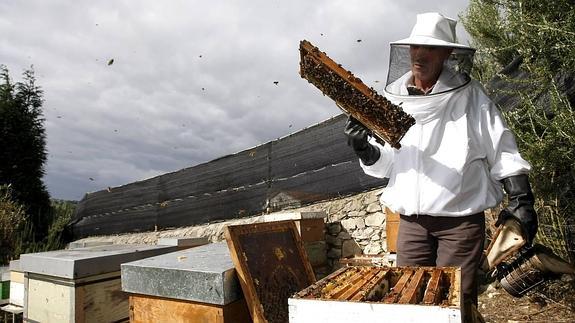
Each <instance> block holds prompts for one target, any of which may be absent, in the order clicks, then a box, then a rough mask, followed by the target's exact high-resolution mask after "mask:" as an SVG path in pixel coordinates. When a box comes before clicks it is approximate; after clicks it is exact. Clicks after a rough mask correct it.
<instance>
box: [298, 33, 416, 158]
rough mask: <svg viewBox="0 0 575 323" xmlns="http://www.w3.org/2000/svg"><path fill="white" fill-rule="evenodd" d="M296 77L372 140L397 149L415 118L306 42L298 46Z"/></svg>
mask: <svg viewBox="0 0 575 323" xmlns="http://www.w3.org/2000/svg"><path fill="white" fill-rule="evenodd" d="M300 57H301V60H300V75H301V77H303V78H305V79H307V80H308V81H309V82H310V83H312V84H313V85H315V86H316V87H317V88H318V89H319V90H320V91H321V92H322V93H323V94H325V95H327V96H328V97H330V98H331V99H332V100H334V101H335V102H336V105H337V106H338V107H339V108H340V109H341V110H342V111H344V112H345V113H346V114H347V115H350V116H352V117H354V118H355V119H357V120H358V121H360V122H361V123H362V124H363V125H365V126H366V127H367V128H369V129H370V130H371V131H372V133H373V135H374V136H375V137H376V138H379V139H381V140H384V141H386V142H388V143H389V144H390V145H391V146H392V147H394V148H400V147H401V145H400V144H399V141H400V140H401V138H403V136H404V135H405V133H406V132H407V130H409V128H410V127H411V126H412V125H414V124H415V119H414V118H413V117H412V116H410V115H409V114H407V113H405V112H404V111H403V110H402V109H401V107H399V106H397V105H394V104H392V103H391V102H390V101H389V100H387V99H386V98H385V97H383V96H382V95H380V94H378V93H377V92H376V91H375V90H374V89H372V88H369V87H368V86H367V85H365V84H364V83H363V82H362V81H361V80H360V79H359V78H357V77H355V76H354V75H353V74H352V73H351V72H349V71H347V70H346V69H344V68H343V67H341V65H340V64H337V63H336V62H334V61H333V60H332V59H331V58H329V57H328V56H327V55H326V54H325V53H324V52H321V51H320V50H319V49H318V48H317V47H315V46H313V45H312V44H311V43H310V42H308V41H306V40H303V41H301V43H300Z"/></svg>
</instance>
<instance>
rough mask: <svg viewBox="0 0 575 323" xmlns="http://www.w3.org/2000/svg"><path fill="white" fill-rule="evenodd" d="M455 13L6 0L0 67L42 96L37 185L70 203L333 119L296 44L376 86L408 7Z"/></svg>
mask: <svg viewBox="0 0 575 323" xmlns="http://www.w3.org/2000/svg"><path fill="white" fill-rule="evenodd" d="M466 5H467V2H466V1H454V0H452V1H441V2H440V1H431V2H421V1H417V2H416V1H401V2H397V1H379V0H369V1H343V0H338V1H327V0H321V1H303V0H290V1H288V0H253V1H247V2H246V1H233V0H224V1H211V2H207V1H183V0H182V1H169V2H158V1H151V0H149V1H127V0H126V1H112V0H109V1H72V0H60V1H50V2H45V1H41V0H36V1H17V2H16V1H4V2H1V3H0V12H2V16H0V33H1V34H2V35H3V37H2V39H1V40H0V63H2V64H5V65H7V66H8V68H9V69H10V71H11V75H12V76H13V78H14V79H18V77H19V74H20V73H21V71H23V70H24V69H26V68H28V67H29V66H30V65H32V64H33V65H34V69H35V71H36V76H37V81H38V85H40V86H41V87H42V88H43V90H44V98H45V103H44V111H45V118H46V123H45V124H46V129H47V136H48V139H47V148H48V152H49V158H48V163H47V165H46V176H45V181H46V184H47V186H48V188H49V191H50V193H51V195H52V197H54V198H64V199H80V198H81V197H82V196H83V195H84V194H85V193H86V192H89V191H96V190H100V189H105V188H106V187H108V186H118V185H123V184H127V183H130V182H133V181H137V180H142V179H145V178H149V177H152V176H156V175H159V174H162V173H166V172H171V171H176V170H178V169H181V168H185V167H190V166H193V165H196V164H198V163H202V162H206V161H209V160H211V159H214V158H217V157H220V156H223V155H226V154H230V153H234V152H238V151H241V150H244V149H248V148H250V147H253V146H256V145H259V144H261V143H264V142H267V141H269V140H273V139H276V138H278V137H282V136H285V135H287V134H289V133H292V132H295V131H298V130H299V129H302V128H305V127H308V126H310V125H312V124H315V123H318V122H321V121H323V120H325V119H327V118H329V117H331V116H334V115H337V114H339V110H338V109H337V108H336V107H335V105H334V104H333V102H332V101H331V100H330V99H329V98H327V97H324V96H322V95H321V93H320V92H319V90H317V89H316V88H315V87H313V86H312V85H310V84H308V83H307V81H305V80H303V79H302V78H301V77H300V76H299V74H298V70H299V51H298V46H299V41H300V40H302V39H308V40H310V41H312V43H314V44H315V45H316V46H318V47H320V48H321V49H322V50H323V51H326V52H327V53H328V55H330V56H331V57H332V58H334V59H335V60H336V61H338V62H339V63H341V64H343V66H344V67H346V68H348V69H349V70H351V71H353V72H354V73H355V74H356V75H357V76H358V77H360V78H361V79H362V80H363V81H364V82H365V83H366V84H368V85H370V86H374V87H375V88H376V89H377V88H381V87H382V86H383V82H384V81H385V78H386V71H387V64H388V43H389V41H392V40H396V39H399V38H403V37H405V36H406V35H407V34H408V33H409V31H410V29H411V26H412V25H413V23H414V21H415V14H416V13H417V12H424V11H436V10H440V11H442V12H444V13H446V14H447V15H449V16H451V17H456V16H457V14H458V13H459V12H460V11H462V10H464V8H465V6H466ZM358 39H361V42H358V41H357V40H358ZM111 59H113V60H114V62H113V64H108V63H109V62H110V60H111ZM376 81H379V83H377V82H376ZM274 82H278V83H277V84H274ZM89 178H93V180H90V179H89Z"/></svg>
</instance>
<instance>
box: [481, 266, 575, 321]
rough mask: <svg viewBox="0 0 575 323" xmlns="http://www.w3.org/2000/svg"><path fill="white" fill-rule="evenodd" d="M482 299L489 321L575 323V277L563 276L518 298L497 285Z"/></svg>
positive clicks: (484, 294)
mask: <svg viewBox="0 0 575 323" xmlns="http://www.w3.org/2000/svg"><path fill="white" fill-rule="evenodd" d="M486 287H487V288H486V290H485V291H484V292H483V293H482V294H480V296H479V304H478V308H479V312H480V313H481V315H482V316H483V318H484V319H485V322H493V323H499V322H505V323H513V322H575V277H573V276H568V275H563V277H561V278H560V279H557V280H554V281H551V282H549V283H547V284H546V285H545V286H543V287H540V288H538V289H537V290H535V291H532V292H529V293H528V294H527V295H526V296H523V297H521V298H515V297H513V296H511V295H509V294H508V293H507V292H506V291H505V290H504V289H503V288H499V287H498V285H497V283H492V284H491V285H488V286H486Z"/></svg>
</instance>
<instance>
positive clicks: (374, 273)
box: [288, 266, 463, 323]
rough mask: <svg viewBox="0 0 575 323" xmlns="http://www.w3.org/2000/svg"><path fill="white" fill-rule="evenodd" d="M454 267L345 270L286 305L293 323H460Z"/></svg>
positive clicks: (382, 267)
mask: <svg viewBox="0 0 575 323" xmlns="http://www.w3.org/2000/svg"><path fill="white" fill-rule="evenodd" d="M460 285H461V278H460V270H459V268H455V267H444V268H435V267H384V266H349V267H343V268H341V269H339V270H338V271H336V272H334V273H332V274H331V275H329V276H327V277H325V278H324V279H322V280H320V281H318V282H316V283H315V284H312V285H311V286H309V287H308V288H306V289H304V290H302V291H300V292H299V293H297V294H296V295H294V296H293V297H291V298H290V299H289V300H288V304H289V321H290V323H303V322H310V323H311V322H313V323H316V322H329V323H337V322H382V321H385V322H402V323H403V322H462V317H463V316H462V304H461V295H460V290H461V287H460Z"/></svg>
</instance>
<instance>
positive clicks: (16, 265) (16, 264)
mask: <svg viewBox="0 0 575 323" xmlns="http://www.w3.org/2000/svg"><path fill="white" fill-rule="evenodd" d="M9 267H10V271H18V272H22V269H21V268H20V259H16V260H11V261H10V266H9Z"/></svg>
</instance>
